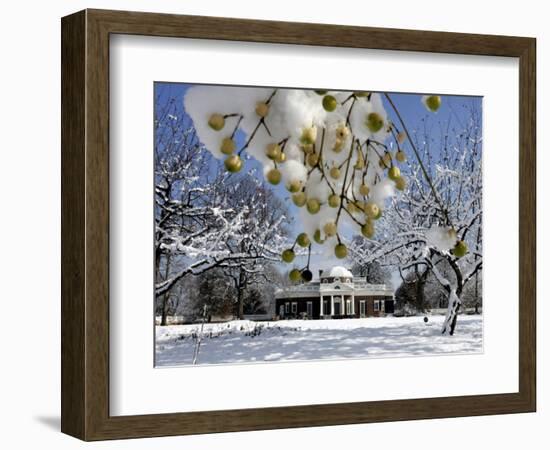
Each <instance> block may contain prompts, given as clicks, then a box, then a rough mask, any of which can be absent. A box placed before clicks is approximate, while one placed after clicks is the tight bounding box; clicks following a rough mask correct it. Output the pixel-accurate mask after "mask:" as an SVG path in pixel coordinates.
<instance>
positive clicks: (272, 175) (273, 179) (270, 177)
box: [267, 169, 281, 184]
mask: <svg viewBox="0 0 550 450" xmlns="http://www.w3.org/2000/svg"><path fill="white" fill-rule="evenodd" d="M267 181H269V182H270V183H271V184H279V183H280V182H281V171H280V170H279V169H271V170H270V171H269V172H267Z"/></svg>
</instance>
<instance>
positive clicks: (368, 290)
mask: <svg viewBox="0 0 550 450" xmlns="http://www.w3.org/2000/svg"><path fill="white" fill-rule="evenodd" d="M275 297H276V303H275V311H276V314H277V315H278V316H279V317H280V318H284V319H293V318H294V319H300V318H306V319H331V318H355V317H357V318H359V317H369V316H380V315H386V314H391V313H393V302H394V300H393V291H392V290H391V288H389V287H386V286H385V285H383V284H380V285H374V284H369V283H367V282H366V280H365V278H360V277H354V276H353V275H352V273H351V272H350V271H349V270H347V269H345V268H344V267H333V268H332V269H331V270H330V271H324V272H322V273H320V275H319V279H318V280H314V281H312V282H309V283H299V284H296V285H294V286H291V287H287V288H284V289H280V290H278V291H277V292H276V294H275ZM381 302H385V303H384V306H385V307H384V306H383V307H380V303H381ZM356 303H357V305H356ZM377 305H378V308H377V307H376V306H377Z"/></svg>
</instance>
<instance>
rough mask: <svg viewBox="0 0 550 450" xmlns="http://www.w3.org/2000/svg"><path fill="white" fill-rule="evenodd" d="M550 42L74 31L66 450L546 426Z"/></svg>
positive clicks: (178, 19) (195, 22)
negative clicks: (541, 312)
mask: <svg viewBox="0 0 550 450" xmlns="http://www.w3.org/2000/svg"><path fill="white" fill-rule="evenodd" d="M535 131H536V126H535V39H532V38H523V37H507V36H489V35H469V34H457V33H443V32H434V31H413V30H397V29H379V28H368V27H349V26H339V25H324V24H305V23H287V22H271V21H254V20H241V19H229V18H215V17H197V16H178V15H168V14H153V13H134V12H122V11H103V10H85V11H81V12H78V13H75V14H73V15H70V16H67V17H64V18H63V19H62V234H63V235H62V431H63V432H65V433H67V434H70V435H73V436H76V437H78V438H80V439H83V440H101V439H118V438H132V437H150V436H167V435H183V434H197V433H214V432H227V431H244V430H261V429H276V428H291V427H307V426H323V425H336V424H351V423H368V422H380V421H396V420H412V419H426V418H442V417H458V416H473V415H485V414H504V413H518V412H532V411H535V408H536V332H535V323H536V290H535V280H536V265H535V256H536V255H535V243H536V234H535V232H536V230H535V216H536V211H535V203H536V202H535V198H536V189H535V186H536V182H535V181H536V180H535V172H536V160H535V155H536V140H535V135H536V133H535Z"/></svg>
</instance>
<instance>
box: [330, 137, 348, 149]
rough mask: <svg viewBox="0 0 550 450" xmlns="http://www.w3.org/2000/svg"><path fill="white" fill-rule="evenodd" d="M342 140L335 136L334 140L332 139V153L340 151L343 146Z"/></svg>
mask: <svg viewBox="0 0 550 450" xmlns="http://www.w3.org/2000/svg"><path fill="white" fill-rule="evenodd" d="M344 143H345V142H344V140H343V139H340V138H336V141H334V146H333V147H332V151H333V152H334V153H340V152H341V151H342V149H343V148H344Z"/></svg>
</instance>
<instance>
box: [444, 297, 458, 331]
mask: <svg viewBox="0 0 550 450" xmlns="http://www.w3.org/2000/svg"><path fill="white" fill-rule="evenodd" d="M460 305H461V301H460V298H459V297H458V296H457V295H456V292H455V291H454V290H452V291H451V292H449V305H448V306H447V315H446V316H445V321H444V322H443V328H442V329H441V334H447V335H449V336H452V335H453V334H454V332H455V328H456V319H457V317H458V311H459V310H460Z"/></svg>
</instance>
